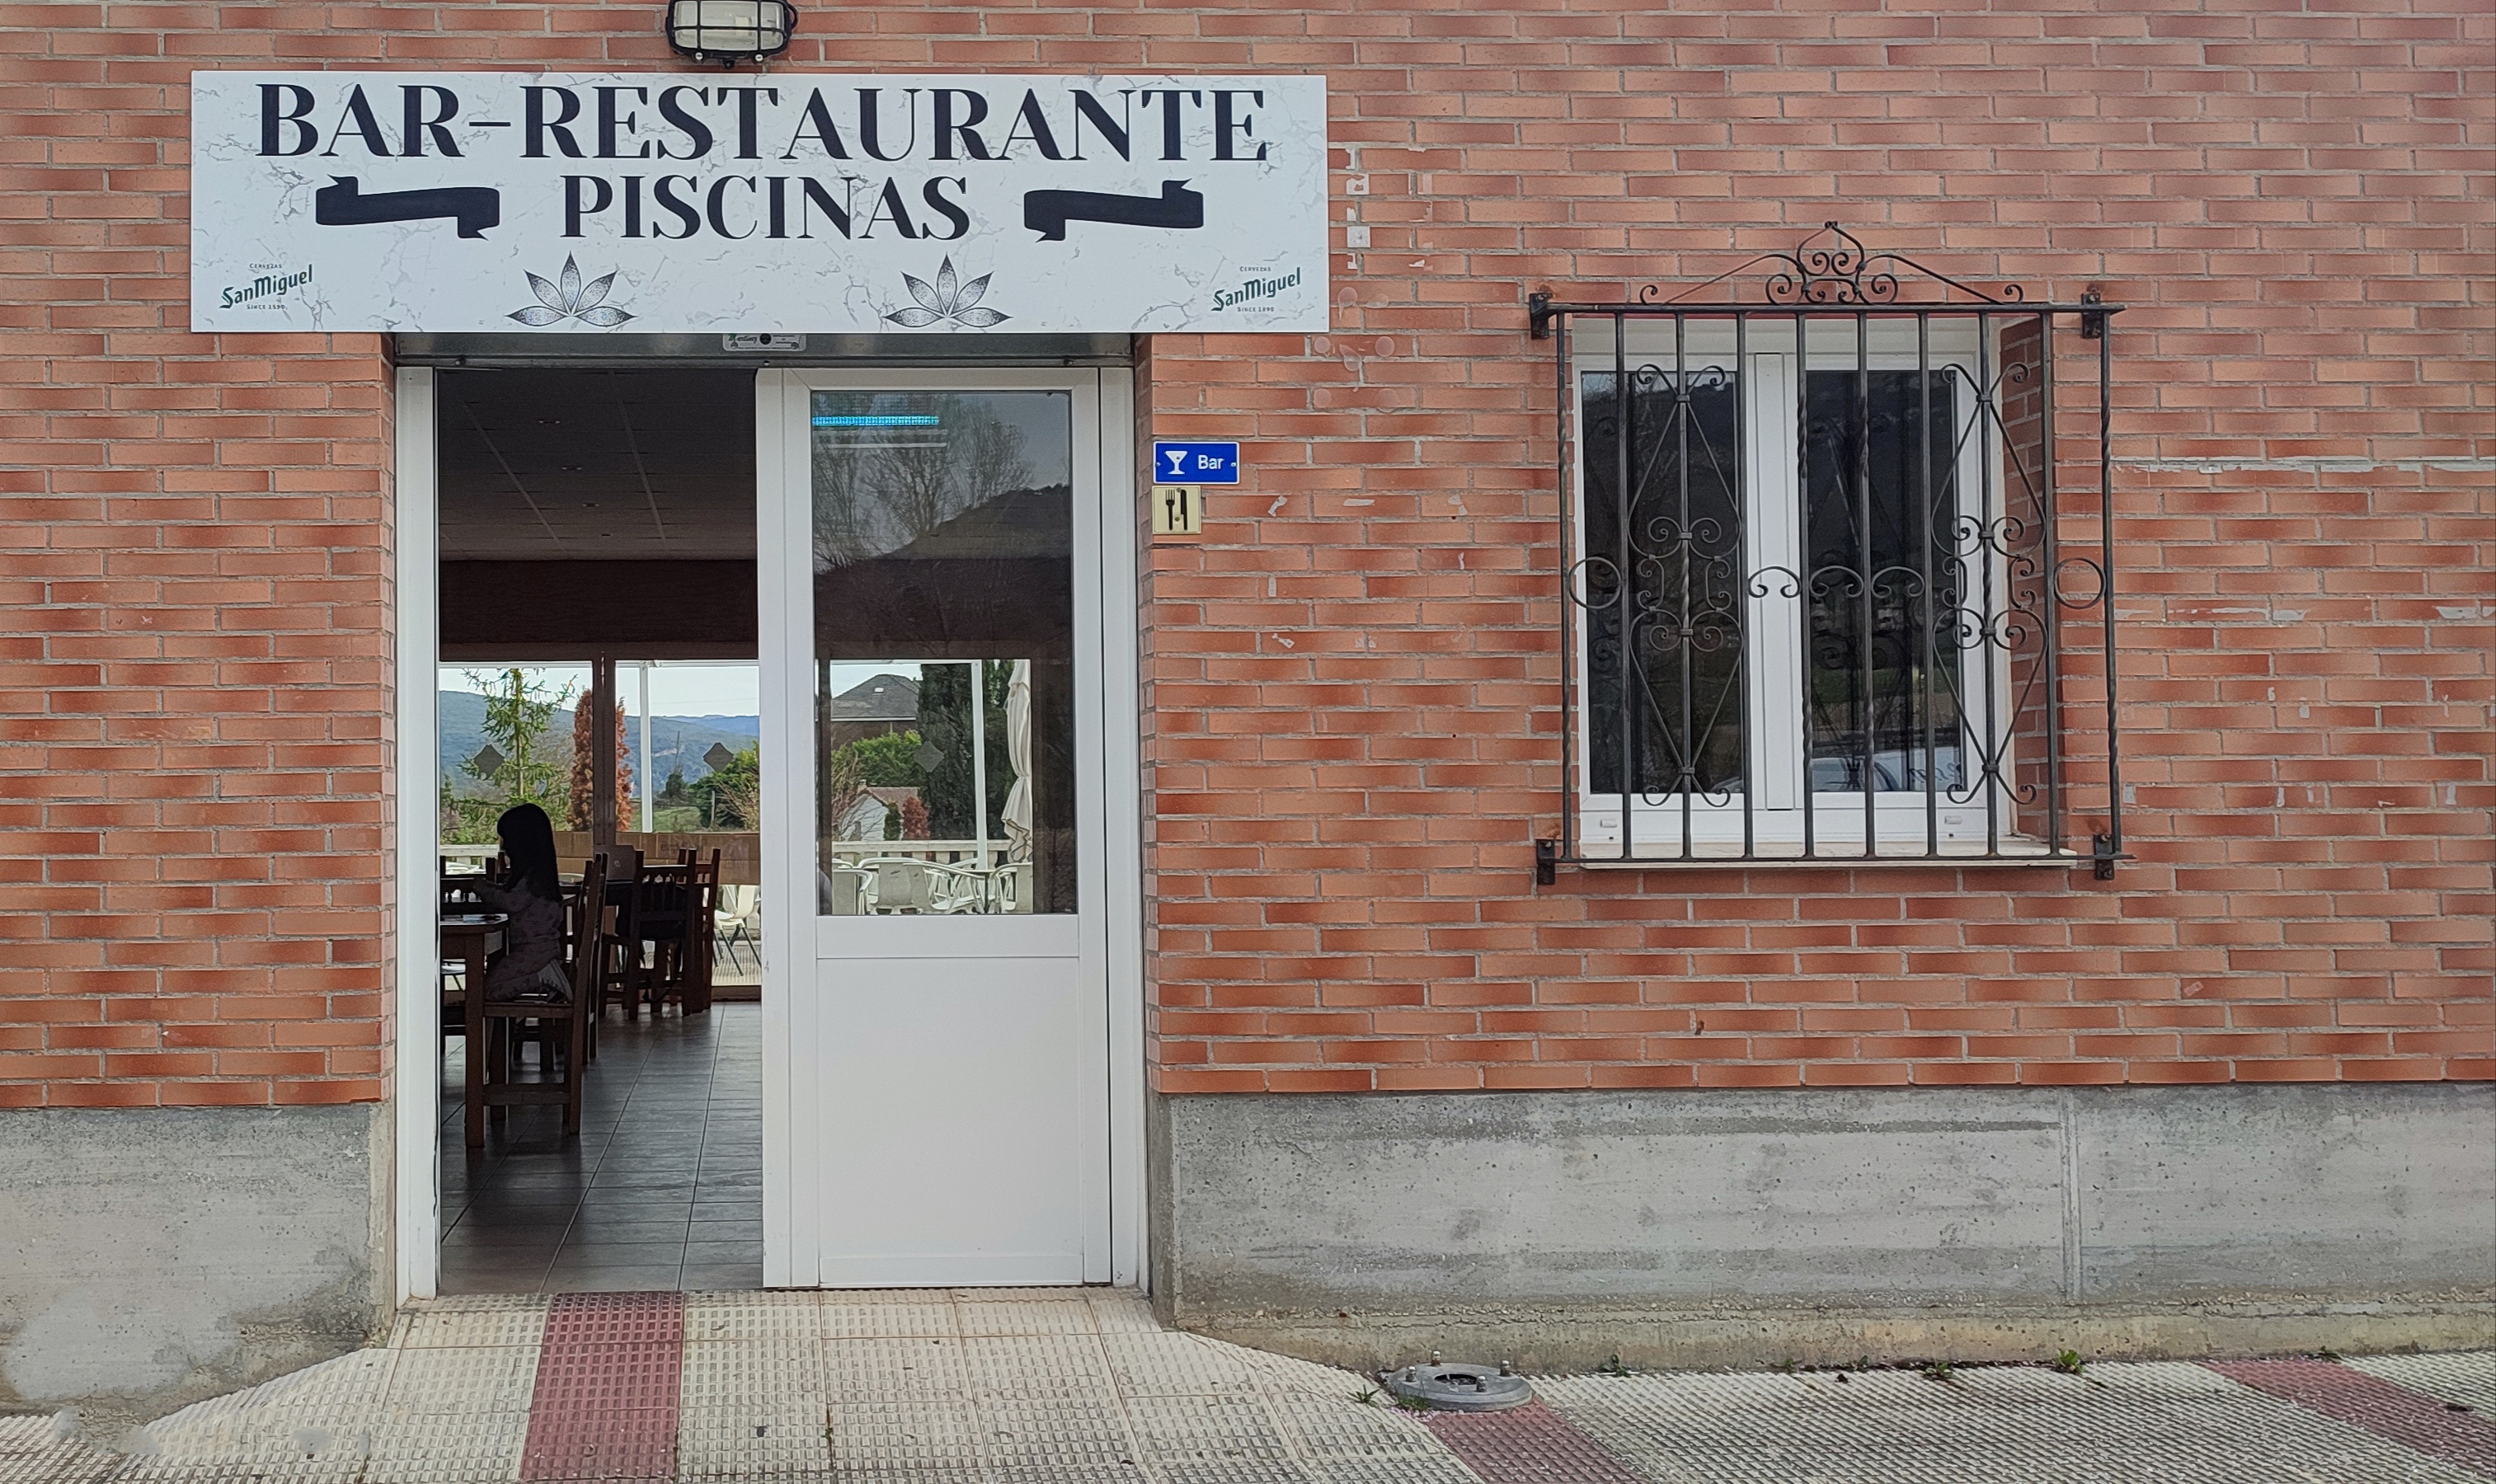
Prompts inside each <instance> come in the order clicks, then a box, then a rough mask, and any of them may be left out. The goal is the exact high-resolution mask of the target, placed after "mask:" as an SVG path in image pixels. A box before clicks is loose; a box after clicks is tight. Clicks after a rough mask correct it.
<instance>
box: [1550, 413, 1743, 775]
mask: <svg viewBox="0 0 2496 1484" xmlns="http://www.w3.org/2000/svg"><path fill="white" fill-rule="evenodd" d="M1629 390H1630V394H1629V395H1628V396H1627V397H1622V396H1620V395H1618V394H1617V392H1618V388H1617V387H1616V386H1615V378H1614V377H1613V375H1612V373H1611V372H1608V371H1595V372H1587V373H1585V374H1584V377H1583V384H1582V386H1581V388H1580V394H1581V395H1582V396H1583V398H1584V402H1583V406H1584V412H1585V416H1584V419H1583V422H1582V424H1581V425H1582V426H1583V427H1584V429H1585V450H1586V478H1585V480H1584V486H1583V487H1584V489H1585V498H1586V504H1585V512H1584V513H1585V519H1584V524H1583V527H1582V529H1583V530H1584V531H1585V533H1586V552H1585V565H1584V568H1583V576H1582V578H1581V580H1579V581H1578V582H1577V583H1576V584H1575V588H1576V593H1577V596H1578V598H1579V599H1580V600H1581V601H1582V602H1584V603H1586V605H1587V609H1586V615H1585V618H1586V641H1587V642H1586V699H1587V702H1588V704H1587V709H1586V717H1585V727H1586V742H1587V748H1588V751H1589V753H1590V754H1591V757H1589V773H1590V777H1589V782H1590V785H1591V787H1592V788H1593V790H1594V791H1595V792H1598V793H1618V792H1620V791H1621V790H1622V779H1623V777H1624V776H1625V775H1626V776H1628V777H1632V778H1635V779H1636V780H1637V783H1636V785H1635V787H1636V789H1637V791H1638V793H1639V794H1640V795H1642V796H1644V797H1645V798H1647V799H1648V800H1649V801H1654V800H1657V799H1659V798H1669V797H1675V796H1689V795H1698V796H1700V797H1715V798H1719V799H1725V798H1731V797H1732V795H1734V794H1736V793H1739V792H1740V791H1741V789H1742V787H1743V785H1742V694H1741V662H1742V608H1743V600H1742V588H1743V577H1744V573H1743V571H1742V510H1741V503H1740V499H1739V496H1738V491H1739V490H1740V489H1741V487H1742V471H1741V465H1740V450H1741V441H1740V439H1739V438H1737V437H1736V436H1735V424H1734V418H1735V414H1736V412H1737V410H1738V407H1739V403H1738V400H1737V398H1736V396H1735V390H1734V386H1733V374H1732V372H1731V371H1729V370H1727V369H1726V368H1724V367H1722V366H1704V367H1701V366H1698V365H1693V366H1691V367H1690V368H1689V371H1688V373H1687V375H1686V376H1685V377H1683V378H1681V379H1679V380H1676V379H1675V377H1674V376H1673V374H1672V373H1671V371H1670V370H1669V369H1662V368H1658V367H1656V366H1652V365H1649V366H1644V367H1635V368H1633V369H1632V371H1631V373H1630V388H1629ZM1625 419H1626V421H1627V422H1628V423H1629V427H1628V429H1627V432H1628V438H1629V449H1628V465H1629V482H1628V484H1627V486H1626V492H1624V486H1623V484H1622V482H1621V465H1622V457H1621V455H1622V448H1621V441H1622V436H1623V431H1624V430H1623V427H1622V424H1623V422H1624V420H1625Z"/></svg>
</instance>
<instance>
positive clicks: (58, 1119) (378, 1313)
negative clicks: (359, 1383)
mask: <svg viewBox="0 0 2496 1484" xmlns="http://www.w3.org/2000/svg"><path fill="white" fill-rule="evenodd" d="M389 1121H390V1111H389V1109H388V1108H387V1107H384V1106H373V1105H359V1106H344V1107H312V1108H96V1109H87V1108H38V1109H24V1110H16V1111H11V1112H7V1113H0V1192H5V1198H0V1409H9V1410H30V1409H40V1410H43V1411H55V1410H58V1409H60V1408H62V1407H76V1408H77V1409H78V1412H79V1414H80V1419H81V1422H82V1423H83V1424H84V1428H85V1431H86V1433H87V1435H88V1436H89V1437H93V1438H100V1439H103V1440H106V1441H109V1440H111V1439H112V1438H117V1437H118V1436H119V1435H120V1433H121V1431H122V1430H123V1429H124V1428H126V1427H128V1426H129V1425H131V1424H133V1423H137V1422H143V1421H146V1420H149V1419H151V1418H154V1417H158V1416H162V1415H164V1414H165V1413H167V1412H169V1411H172V1410H174V1409H175V1408H177V1407H186V1406H188V1405H190V1404H191V1403H193V1402H196V1401H199V1400H202V1399H203V1398H206V1397H211V1396H215V1395H218V1394H219V1393H222V1392H227V1391H232V1390H234V1389H235V1388H237V1387H241V1386H249V1385H254V1384H257V1383H258V1382H260V1381H264V1380H266V1379H268V1378H269V1377H271V1376H280V1375H283V1374H285V1373H286V1372H289V1371H293V1370H296V1369H299V1368H300V1367H303V1366H307V1365H310V1364H312V1363H313V1362H315V1361H320V1360H327V1359H328V1358H330V1357H331V1356H335V1355H340V1354H344V1353H345V1352H347V1351H348V1350H351V1349H354V1348H356V1347H357V1346H359V1345H362V1344H364V1343H365V1342H366V1341H367V1340H368V1339H370V1338H372V1337H373V1335H374V1334H375V1333H376V1332H377V1330H378V1329H379V1327H380V1326H382V1325H384V1324H386V1323H387V1322H388V1318H389V1315H390V1293H389V1291H388V1284H389V1282H390V1259H389V1252H390V1248H389V1233H390V1211H389V1208H388V1204H387V1199H386V1197H387V1194H388V1188H389V1182H388V1179H387V1171H388V1170H389V1169H390V1161H389V1158H388V1152H387V1151H388V1141H389V1131H390V1129H389Z"/></svg>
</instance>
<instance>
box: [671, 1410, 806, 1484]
mask: <svg viewBox="0 0 2496 1484" xmlns="http://www.w3.org/2000/svg"><path fill="white" fill-rule="evenodd" d="M831 1467H832V1455H831V1444H830V1442H829V1440H828V1438H827V1436H826V1426H825V1411H824V1408H823V1407H820V1406H816V1407H803V1406H799V1407H785V1406H784V1407H762V1406H753V1405H747V1406H738V1407H703V1408H699V1409H695V1408H688V1409H687V1410H686V1411H685V1412H684V1413H683V1414H682V1416H681V1417H680V1418H679V1419H678V1422H677V1425H676V1476H677V1477H678V1478H684V1479H762V1478H769V1479H785V1478H789V1477H792V1476H797V1477H813V1476H820V1475H822V1474H825V1473H828V1472H829V1471H830V1470H831Z"/></svg>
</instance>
